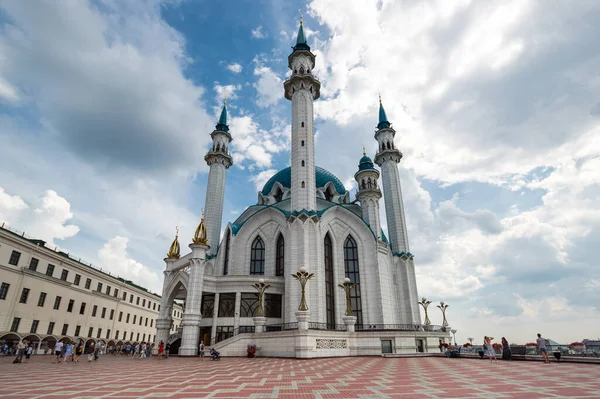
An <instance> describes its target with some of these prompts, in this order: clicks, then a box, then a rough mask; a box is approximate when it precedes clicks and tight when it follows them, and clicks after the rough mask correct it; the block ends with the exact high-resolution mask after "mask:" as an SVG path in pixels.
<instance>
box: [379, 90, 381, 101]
mask: <svg viewBox="0 0 600 399" xmlns="http://www.w3.org/2000/svg"><path fill="white" fill-rule="evenodd" d="M379 104H381V92H379Z"/></svg>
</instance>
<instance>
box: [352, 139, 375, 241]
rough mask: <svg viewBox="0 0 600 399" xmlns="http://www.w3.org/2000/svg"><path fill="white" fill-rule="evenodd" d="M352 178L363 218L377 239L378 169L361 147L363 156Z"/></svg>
mask: <svg viewBox="0 0 600 399" xmlns="http://www.w3.org/2000/svg"><path fill="white" fill-rule="evenodd" d="M354 179H356V182H357V183H358V193H357V194H356V199H358V200H359V201H360V206H361V207H362V209H363V219H364V220H365V222H367V224H368V225H369V227H371V230H373V233H374V234H375V237H376V238H377V239H380V238H381V222H380V220H379V200H380V199H381V191H380V190H379V185H378V184H377V179H379V171H378V170H377V169H375V167H374V166H373V161H371V158H369V157H368V156H367V153H366V151H365V149H364V147H363V157H362V158H361V159H360V162H359V163H358V172H356V173H355V174H354Z"/></svg>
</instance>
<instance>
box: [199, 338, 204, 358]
mask: <svg viewBox="0 0 600 399" xmlns="http://www.w3.org/2000/svg"><path fill="white" fill-rule="evenodd" d="M198 353H199V354H200V360H204V342H203V341H200V347H199V348H198Z"/></svg>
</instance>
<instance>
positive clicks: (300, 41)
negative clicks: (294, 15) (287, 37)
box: [293, 9, 310, 51]
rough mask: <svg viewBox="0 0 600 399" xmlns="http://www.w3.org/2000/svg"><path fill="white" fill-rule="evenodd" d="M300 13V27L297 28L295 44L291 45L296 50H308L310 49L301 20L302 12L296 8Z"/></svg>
mask: <svg viewBox="0 0 600 399" xmlns="http://www.w3.org/2000/svg"><path fill="white" fill-rule="evenodd" d="M298 12H299V13H300V28H298V37H297V38H296V45H295V46H294V47H293V49H294V51H297V50H308V51H310V47H309V46H308V44H307V43H306V36H305V35H304V22H303V20H302V12H301V11H300V9H298Z"/></svg>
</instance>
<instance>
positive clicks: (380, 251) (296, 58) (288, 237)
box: [156, 22, 448, 357]
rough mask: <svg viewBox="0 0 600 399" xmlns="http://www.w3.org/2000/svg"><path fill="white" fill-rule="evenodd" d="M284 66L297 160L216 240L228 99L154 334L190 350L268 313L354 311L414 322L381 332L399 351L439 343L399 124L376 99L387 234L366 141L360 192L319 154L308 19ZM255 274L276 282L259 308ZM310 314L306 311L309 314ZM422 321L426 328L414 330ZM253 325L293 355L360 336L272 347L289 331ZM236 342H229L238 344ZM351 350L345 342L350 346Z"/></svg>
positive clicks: (281, 319) (322, 327)
mask: <svg viewBox="0 0 600 399" xmlns="http://www.w3.org/2000/svg"><path fill="white" fill-rule="evenodd" d="M288 67H289V68H290V71H291V74H290V76H289V78H288V79H287V80H286V81H285V82H284V84H283V86H284V95H285V98H286V99H288V100H290V101H291V111H292V115H291V116H292V121H291V126H292V127H291V129H292V132H291V166H290V167H288V168H285V169H283V170H281V171H279V172H278V173H276V174H275V175H274V176H273V177H271V178H270V179H269V180H268V181H267V183H266V184H265V185H264V187H263V189H262V190H261V191H260V192H259V193H258V203H257V204H256V205H252V206H249V207H248V208H247V209H246V210H245V211H244V212H243V213H242V214H241V215H240V216H239V217H238V218H237V219H236V220H235V221H233V222H231V223H228V224H227V226H226V227H225V231H224V235H223V238H222V240H221V241H220V242H219V236H220V235H219V233H220V229H221V219H222V210H223V200H224V193H225V179H226V172H227V169H228V168H229V167H230V166H231V165H232V163H233V159H232V157H231V156H230V153H229V143H230V142H231V141H232V139H233V137H235V132H233V133H230V132H229V126H228V125H227V108H226V104H224V106H223V110H222V113H221V117H220V118H219V122H218V124H217V125H216V129H215V130H214V131H213V132H212V134H211V137H212V139H213V145H212V147H211V149H210V150H209V152H208V154H207V155H206V156H205V160H206V162H207V164H208V165H209V168H210V171H209V175H208V184H207V190H206V202H205V209H206V211H205V214H204V216H203V222H201V224H200V225H199V226H198V229H197V231H196V235H195V237H194V240H193V242H192V244H190V249H191V252H190V253H188V254H187V255H185V256H180V251H179V243H178V238H177V237H176V239H175V241H174V242H173V244H172V245H171V249H170V251H169V254H168V256H167V258H166V259H165V262H166V270H165V280H164V287H163V293H162V301H163V302H162V311H161V312H160V315H159V318H158V321H157V325H156V327H157V341H160V340H165V341H166V340H173V338H177V339H181V347H180V349H179V354H182V355H194V354H196V353H197V348H198V343H199V341H200V340H203V341H204V342H205V343H207V342H209V341H212V343H215V342H219V341H222V340H223V339H224V338H228V337H230V338H232V336H235V335H237V334H238V333H245V334H254V333H251V331H254V326H255V325H256V326H257V327H259V328H258V329H257V331H258V330H263V325H264V324H265V323H266V325H267V327H266V330H267V331H272V330H275V329H280V330H284V331H285V330H286V329H287V328H288V327H290V326H295V324H294V323H296V321H298V326H299V327H298V328H300V329H305V328H306V327H307V326H308V327H309V328H312V329H315V330H319V331H325V333H321V335H322V334H326V335H327V334H329V335H327V336H332V335H331V334H330V333H328V332H327V331H336V330H338V331H339V330H340V329H344V327H343V326H344V325H350V324H352V323H353V322H355V323H356V332H357V333H358V334H361V332H362V331H365V330H370V331H369V332H373V331H385V334H384V335H386V337H389V336H390V335H389V334H390V331H397V332H399V333H400V332H402V331H404V332H410V333H408V335H407V334H404V336H401V335H397V336H394V337H395V338H393V340H394V342H393V343H392V342H388V341H389V340H388V339H387V338H386V339H385V340H383V339H382V343H381V347H382V348H384V347H386V348H389V347H391V346H393V347H394V348H395V349H394V350H393V351H401V352H411V351H412V352H415V351H417V350H418V348H419V349H421V348H423V347H431V346H434V348H435V351H439V349H438V348H437V346H438V344H439V341H438V339H446V338H447V336H448V334H447V333H446V332H445V331H441V330H437V335H435V334H434V332H435V331H434V330H435V329H432V328H430V326H429V325H427V326H425V327H426V328H424V327H423V326H421V317H420V313H419V305H418V300H419V299H418V294H417V284H416V278H415V266H414V262H413V258H414V257H413V255H412V254H411V253H410V252H409V247H408V234H407V228H406V221H405V217H404V205H403V202H402V190H401V186H400V178H399V172H398V164H399V162H400V160H401V158H402V153H401V152H400V151H399V150H398V149H397V148H396V146H395V144H394V136H395V134H396V132H395V130H394V129H393V128H392V127H391V124H390V122H389V121H388V119H387V116H386V113H385V111H384V109H383V105H382V104H381V101H380V110H379V124H378V125H377V131H376V133H375V137H374V138H375V140H376V141H377V142H378V152H377V154H376V156H375V163H376V164H377V165H379V166H380V168H381V177H382V182H381V187H382V188H383V192H384V193H385V197H384V198H385V209H386V216H387V226H388V232H389V236H390V237H389V238H390V239H389V240H388V239H387V238H386V236H385V235H384V234H383V231H382V230H381V226H380V218H379V207H380V203H379V200H380V199H381V197H382V193H381V189H380V184H379V182H378V179H379V175H380V172H379V171H378V170H377V169H375V166H374V163H373V161H372V160H371V158H369V157H368V156H367V155H366V154H365V153H363V157H362V158H361V159H360V161H359V165H358V171H357V172H356V174H355V179H356V181H357V183H358V194H357V197H356V199H357V201H358V202H359V203H357V201H352V200H351V198H350V193H349V192H348V191H347V190H346V188H345V187H344V185H343V184H342V182H341V181H340V180H339V179H338V178H337V177H336V176H334V175H333V174H332V173H330V172H328V171H327V170H325V169H323V168H320V167H318V166H316V164H315V139H314V124H313V121H314V114H313V102H314V101H315V100H317V99H318V98H319V95H320V87H321V83H320V82H319V81H318V80H317V78H316V77H315V75H314V74H313V70H314V67H315V55H314V54H313V53H312V52H311V51H310V47H309V46H308V44H307V43H306V38H305V36H304V30H303V27H302V22H301V24H300V28H299V31H298V37H297V41H296V45H295V46H294V47H293V52H292V53H291V54H290V55H289V57H288ZM301 268H306V269H308V271H309V272H310V273H313V276H312V279H311V280H310V282H309V283H308V284H307V285H306V298H307V305H308V308H309V309H310V314H308V313H302V312H301V313H298V312H297V310H298V304H299V301H300V295H301V288H300V284H298V281H296V280H295V279H294V278H293V277H292V274H293V273H296V272H298V271H299V270H300V269H301ZM345 278H348V279H349V280H350V282H351V283H357V284H358V285H356V286H354V287H353V288H352V289H351V291H350V298H349V302H350V304H351V310H352V315H353V316H350V318H348V317H346V316H349V315H347V314H345V313H347V309H346V305H347V298H346V293H345V291H343V290H341V289H339V288H338V284H339V283H342V282H343V281H344V279H345ZM261 280H262V281H261ZM259 282H264V283H265V284H268V285H269V287H268V289H267V291H266V293H265V297H264V313H265V315H264V317H263V316H261V315H258V314H257V313H256V311H257V308H258V306H259V305H258V304H259V302H258V295H257V291H256V290H254V288H253V284H255V283H259ZM175 300H182V301H185V312H184V315H183V320H182V326H183V331H182V335H181V336H177V337H171V338H169V326H170V325H171V324H172V322H171V316H170V315H171V311H170V310H171V306H172V304H173V303H174V301H175ZM255 316H259V317H258V319H257V318H256V317H255ZM265 317H266V320H265ZM309 317H310V321H311V323H310V324H307V323H306V321H307V320H308V318H309ZM352 317H355V319H354V320H351V319H352ZM269 325H271V327H268V326H269ZM347 329H348V331H349V332H350V331H351V330H352V328H351V327H348V328H347ZM284 331H282V332H284ZM416 331H422V332H423V334H421V336H420V337H417V336H416V333H415V332H416ZM432 334H434V335H435V336H434V335H432ZM254 335H255V336H252V337H250V339H256V340H258V339H261V340H262V345H263V350H266V351H267V352H265V353H272V354H277V355H281V356H294V355H293V354H291V352H293V347H294V346H295V347H302V348H304V349H302V351H304V352H302V353H301V354H299V353H298V352H297V353H296V355H295V356H298V357H311V356H313V355H314V356H322V355H323V353H329V352H320V354H316V352H314V351H315V350H316V349H314V348H317V347H319V348H322V347H323V345H325V346H328V345H329V346H333V347H338V348H345V349H344V351H345V350H346V349H348V348H350V347H352V345H354V344H352V343H348V342H350V341H344V342H343V343H342V342H341V341H340V342H337V341H336V339H333V341H331V340H329V341H327V342H326V343H325V344H324V343H323V342H324V341H323V342H321V341H319V342H318V343H317V341H314V340H313V341H310V342H312V344H310V343H307V342H304V341H302V342H300V341H296V342H295V343H289V342H288V344H287V346H288V350H287V351H285V350H283V351H281V350H272V351H270V352H269V350H267V347H271V348H274V347H280V348H281V347H282V345H283V344H282V342H283V341H277V340H278V339H279V338H277V337H273V339H274V340H272V341H269V340H266V337H267V336H266V335H260V336H258V334H254ZM363 335H364V334H363ZM392 335H393V334H392ZM359 336H361V335H352V336H351V337H354V338H356V337H359ZM280 337H282V336H280ZM373 337H375V336H373ZM354 338H352V339H354ZM302 339H304V338H302ZM319 339H327V338H326V336H323V337H322V338H319ZM344 339H345V338H344ZM369 339H370V338H369ZM383 341H385V343H384V342H383ZM277 342H279V343H277ZM352 342H355V341H352ZM356 342H358V341H356ZM365 342H366V341H365ZM223 345H225V344H223ZM290 345H291V346H292V349H289V346H290ZM311 345H313V346H312V347H311ZM315 345H316V346H315ZM348 345H349V346H348ZM356 345H359V346H360V345H363V344H358V343H357V344H356ZM365 345H368V346H371V345H373V342H372V341H369V342H368V343H366V344H365ZM375 345H376V348H377V344H376V343H375ZM283 346H285V345H283ZM311 348H313V349H311ZM236 350H237V349H236ZM236 350H232V351H227V353H228V354H229V353H231V354H239V353H238V352H236ZM348 350H350V349H348ZM369 350H371V349H369ZM378 350H379V349H378ZM386 350H387V349H386ZM344 351H342V352H339V353H342V354H344V353H345V354H348V353H354V352H351V350H350V352H344ZM339 353H338V354H339ZM369 353H371V352H369ZM329 355H331V353H329Z"/></svg>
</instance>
